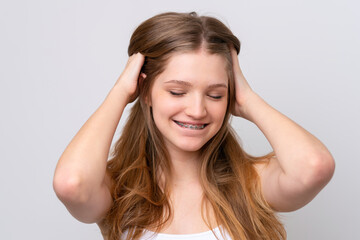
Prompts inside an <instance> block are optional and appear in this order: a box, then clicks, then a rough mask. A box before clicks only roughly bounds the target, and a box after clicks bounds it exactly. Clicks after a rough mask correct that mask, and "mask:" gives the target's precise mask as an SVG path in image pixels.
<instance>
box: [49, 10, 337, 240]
mask: <svg viewBox="0 0 360 240" xmlns="http://www.w3.org/2000/svg"><path fill="white" fill-rule="evenodd" d="M239 50H240V42H239V40H238V39H237V38H236V37H235V36H234V35H233V34H232V32H231V31H230V30H229V29H228V28H227V27H226V26H225V25H224V24H223V23H221V22H220V21H219V20H217V19H215V18H212V17H206V16H198V15H197V14H196V13H194V12H192V13H189V14H186V13H174V12H168V13H163V14H159V15H156V16H154V17H152V18H150V19H148V20H146V21H145V22H143V23H142V24H141V25H140V26H139V27H138V28H137V29H136V30H135V32H134V33H133V35H132V37H131V40H130V45H129V48H128V54H129V56H130V58H129V60H128V63H127V65H126V67H125V70H124V71H123V73H122V74H121V75H120V77H119V78H118V80H117V82H116V83H115V85H114V87H113V88H112V89H111V91H110V93H109V94H108V95H107V97H106V99H105V100H104V102H103V103H102V104H101V106H100V107H99V108H98V109H97V110H96V112H95V113H94V114H93V115H92V116H91V117H90V118H89V120H88V121H87V122H86V123H85V124H84V125H83V127H82V128H81V129H80V130H79V132H78V133H77V134H76V135H75V137H74V138H73V140H72V141H71V142H70V144H69V145H68V146H67V148H66V149H65V151H64V153H63V154H62V156H61V158H60V160H59V162H58V165H57V168H56V171H55V176H54V189H55V192H56V194H57V196H58V197H59V199H60V200H61V201H62V202H63V203H64V204H65V206H66V207H67V209H68V210H69V211H70V213H71V214H72V215H73V216H74V217H75V218H77V219H78V220H80V221H82V222H85V223H97V224H98V225H99V227H100V229H101V232H102V234H103V236H104V238H105V239H111V240H113V239H150V238H151V237H153V238H152V239H272V240H273V239H285V238H286V233H285V231H284V227H283V225H282V224H281V222H280V221H279V220H278V218H277V216H276V212H277V211H283V212H285V211H293V210H296V209H299V208H301V207H302V206H304V205H305V204H307V203H308V202H310V201H311V200H312V199H313V198H314V197H315V196H316V194H317V193H318V192H319V191H320V190H321V189H322V188H323V187H324V186H325V185H326V184H327V183H328V181H329V180H330V178H331V177H332V174H333V172H334V160H333V158H332V156H331V154H330V153H329V151H328V150H327V149H326V147H325V146H324V145H323V144H322V143H321V142H320V141H319V140H318V139H317V138H315V137H314V136H313V135H311V134H310V133H309V132H307V131H306V130H304V129H303V128H301V127H300V126H299V125H297V124H296V123H295V122H293V121H292V120H290V119H289V118H287V117H286V116H284V115H283V114H281V113H280V112H278V111H277V110H276V109H274V108H272V107H271V106H270V105H269V104H267V103H266V102H265V101H264V100H263V99H262V98H261V97H260V96H259V95H257V94H256V93H255V92H254V91H253V90H252V89H251V87H250V86H249V84H248V82H247V81H246V79H245V78H244V76H243V74H242V72H241V69H240V66H239V62H238V58H237V54H238V53H239ZM134 100H136V102H135V103H134V105H133V107H132V109H131V113H130V115H129V118H128V120H127V123H126V125H125V127H124V129H123V132H122V135H121V137H120V139H119V140H118V141H117V142H116V144H115V146H114V148H113V149H112V152H111V158H110V160H109V161H108V154H109V150H110V145H111V141H112V138H113V136H114V133H115V130H116V127H117V125H118V123H119V120H120V118H121V115H122V112H123V110H124V108H125V107H126V105H127V104H128V103H130V102H133V101H134ZM231 115H234V116H238V117H242V118H245V119H247V120H249V121H251V122H253V123H254V124H256V126H257V127H259V129H260V130H261V131H262V132H263V133H264V135H265V137H266V138H267V139H268V140H269V142H270V144H271V146H272V147H273V150H274V152H272V153H269V154H268V155H266V156H262V157H253V156H250V155H249V154H247V153H246V152H244V151H243V149H242V148H241V146H240V145H239V143H238V141H237V139H236V135H235V133H234V131H233V130H232V129H231V126H230V123H229V119H230V116H231Z"/></svg>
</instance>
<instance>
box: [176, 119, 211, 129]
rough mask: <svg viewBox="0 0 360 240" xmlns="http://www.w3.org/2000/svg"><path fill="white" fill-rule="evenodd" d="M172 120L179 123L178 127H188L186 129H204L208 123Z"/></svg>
mask: <svg viewBox="0 0 360 240" xmlns="http://www.w3.org/2000/svg"><path fill="white" fill-rule="evenodd" d="M174 122H175V123H176V124H177V125H179V126H180V127H183V128H188V129H194V130H201V129H204V128H205V127H206V126H207V125H208V124H189V123H182V122H179V121H175V120H174Z"/></svg>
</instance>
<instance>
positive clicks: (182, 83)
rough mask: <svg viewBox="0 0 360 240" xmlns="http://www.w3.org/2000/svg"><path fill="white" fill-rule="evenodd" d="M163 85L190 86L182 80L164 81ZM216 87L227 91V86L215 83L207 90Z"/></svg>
mask: <svg viewBox="0 0 360 240" xmlns="http://www.w3.org/2000/svg"><path fill="white" fill-rule="evenodd" d="M165 83H176V84H180V85H184V86H187V87H191V86H192V84H191V83H190V82H187V81H182V80H169V81H166V82H165ZM218 87H223V88H226V89H227V87H228V86H227V85H226V84H225V83H215V84H211V85H209V86H208V88H218Z"/></svg>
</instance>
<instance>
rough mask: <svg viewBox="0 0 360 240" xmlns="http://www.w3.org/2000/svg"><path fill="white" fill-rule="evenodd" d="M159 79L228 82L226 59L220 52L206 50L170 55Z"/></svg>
mask: <svg viewBox="0 0 360 240" xmlns="http://www.w3.org/2000/svg"><path fill="white" fill-rule="evenodd" d="M159 79H160V81H166V80H173V79H175V80H182V81H189V82H191V83H197V82H204V83H209V84H214V83H227V82H228V76H227V64H226V59H225V57H224V56H221V55H219V54H209V53H206V52H205V51H197V52H187V53H177V54H174V55H173V56H171V57H170V59H169V61H168V64H167V65H166V67H165V70H164V72H163V73H162V74H160V76H159Z"/></svg>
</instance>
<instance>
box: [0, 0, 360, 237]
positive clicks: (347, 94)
mask: <svg viewBox="0 0 360 240" xmlns="http://www.w3.org/2000/svg"><path fill="white" fill-rule="evenodd" d="M359 9H360V4H359V3H358V2H357V1H355V0H354V1H350V0H348V1H346V0H345V1H331V0H327V1H310V0H305V1H295V0H291V1H289V0H274V1H267V0H259V1H251V0H247V1H244V0H240V1H239V0H237V1H235V0H234V1H209V0H206V1H205V0H201V1H184V0H182V1H145V0H143V1H85V0H84V1H80V0H72V1H46V0H43V1H41V0H37V1H25V0H20V1H1V3H0V34H1V36H0V80H1V82H0V114H1V118H0V121H1V124H0V156H1V165H0V194H1V196H0V203H1V204H0V215H1V217H0V239H53V240H56V239H59V240H60V239H101V235H100V232H99V229H98V228H97V226H96V224H84V223H80V222H78V221H77V220H76V219H74V218H73V217H72V216H71V215H70V214H69V213H68V211H67V210H66V208H65V207H64V206H63V204H62V203H61V202H60V201H59V200H58V199H57V197H56V195H55V193H54V191H53V188H52V178H53V174H54V169H55V166H56V163H57V161H58V159H59V157H60V155H61V154H62V152H63V151H64V149H65V147H66V146H67V144H68V143H69V142H70V140H71V139H72V137H73V136H74V135H75V134H76V132H77V131H78V130H79V128H80V127H81V126H82V125H83V124H84V123H85V121H86V120H87V119H88V118H89V117H90V115H91V114H92V113H93V112H94V111H95V110H96V109H97V108H98V107H99V105H100V104H101V103H102V101H103V100H104V99H105V97H106V95H107V93H108V92H109V91H110V89H111V87H112V86H113V84H114V83H115V81H116V80H117V78H118V76H119V75H120V74H121V72H122V71H123V69H124V67H125V64H126V62H127V59H128V56H127V47H128V44H129V39H130V36H131V34H132V32H133V31H134V30H135V28H136V27H137V26H138V25H139V24H140V23H141V22H142V21H144V20H146V19H148V18H149V17H152V16H154V15H155V14H158V13H161V12H165V11H178V12H190V11H196V12H198V13H199V14H205V15H210V16H214V17H217V18H219V19H220V20H222V21H223V22H224V23H225V24H226V25H227V26H228V27H230V29H231V30H232V31H233V33H234V34H235V35H236V36H237V37H238V38H239V39H240V41H241V42H242V48H241V53H240V64H241V66H242V69H243V72H244V74H245V76H246V77H247V80H248V81H249V83H250V85H251V86H252V88H253V89H254V90H255V91H256V92H257V93H258V94H260V96H262V97H263V98H264V99H265V100H266V101H267V102H268V103H269V104H270V105H272V106H273V107H275V108H276V109H277V110H279V111H280V112H282V113H284V114H285V115H286V116H288V117H290V118H291V119H293V120H294V121H295V122H297V123H299V124H300V125H301V126H302V127H304V128H305V129H307V130H308V131H310V132H311V133H312V134H314V135H315V136H316V137H318V138H319V139H320V140H321V141H322V142H323V143H324V144H325V145H326V146H327V147H328V148H329V150H330V152H331V153H332V154H333V156H334V158H335V160H336V170H335V174H334V177H333V178H332V180H331V181H330V183H329V184H328V185H327V186H326V187H325V189H324V190H323V191H322V192H320V194H319V195H318V196H317V197H316V198H315V199H314V200H313V201H312V202H311V203H309V204H308V205H307V206H305V207H304V208H302V209H300V210H298V211H295V212H291V213H283V214H281V218H282V220H283V222H284V224H285V227H286V230H287V233H288V238H289V239H291V240H303V239H314V240H315V239H327V240H338V239H360V237H359V235H360V234H359V233H358V230H359V229H358V228H359V224H360V221H359V215H360V210H359V202H360V188H359V183H360V176H359V174H358V172H359V170H360V161H359V157H358V156H359V154H358V150H359V143H360V141H359V137H360V134H359V133H360V131H359V123H360V112H359V111H360V106H359V105H360V104H359V103H360V94H359V90H360V83H359V80H360V74H359V67H360V66H359V65H360V64H359V58H360V47H359V43H360V28H359V23H360V18H359V15H358V10H359ZM128 110H129V108H127V109H126V111H125V115H124V116H123V118H122V121H121V122H120V125H119V127H118V129H117V133H116V135H115V139H117V138H118V136H119V133H120V130H121V127H122V126H123V124H124V119H126V115H127V114H128ZM232 124H233V126H234V128H235V129H236V130H237V132H238V134H239V136H240V138H241V139H242V142H243V146H244V148H245V150H247V151H248V152H249V153H252V154H254V155H261V154H265V153H267V152H269V151H270V150H271V147H270V145H269V143H268V142H267V140H266V138H265V137H264V136H263V134H262V133H261V131H260V130H259V129H258V128H257V127H256V126H255V125H254V124H252V123H251V122H248V121H246V120H243V119H239V118H233V121H232Z"/></svg>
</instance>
